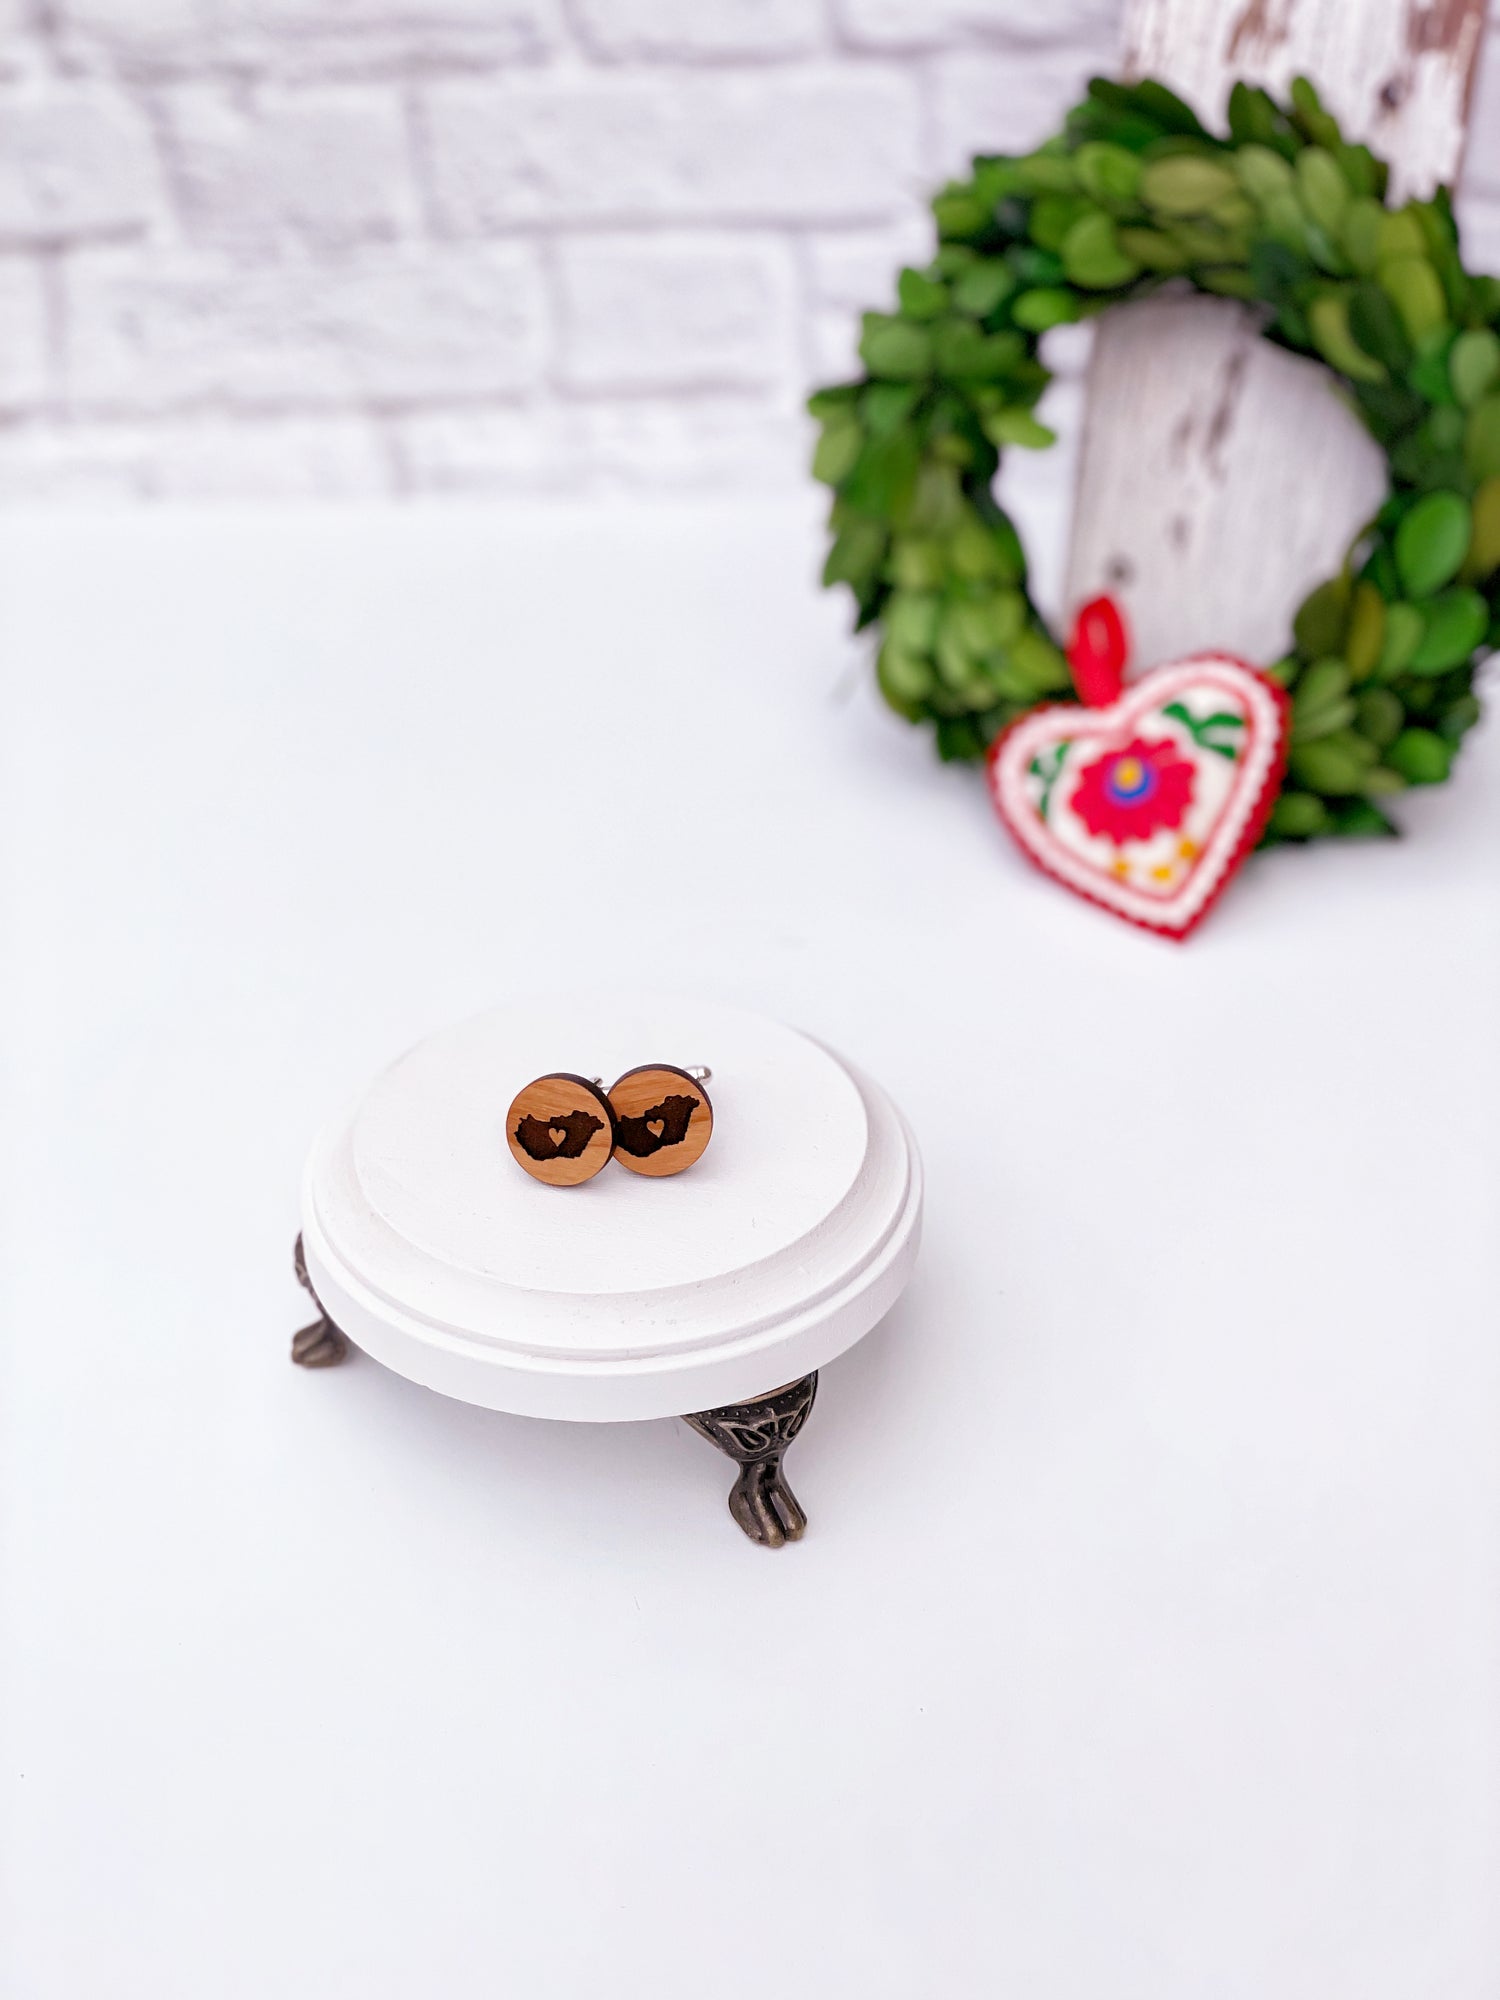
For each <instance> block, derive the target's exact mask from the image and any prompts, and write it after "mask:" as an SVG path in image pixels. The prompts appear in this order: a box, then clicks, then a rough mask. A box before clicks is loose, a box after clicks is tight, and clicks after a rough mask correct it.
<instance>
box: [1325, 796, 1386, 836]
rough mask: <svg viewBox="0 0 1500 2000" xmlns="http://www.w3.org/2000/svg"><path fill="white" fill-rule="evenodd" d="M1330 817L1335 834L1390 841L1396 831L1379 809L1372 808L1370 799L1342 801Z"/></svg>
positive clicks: (1376, 807)
mask: <svg viewBox="0 0 1500 2000" xmlns="http://www.w3.org/2000/svg"><path fill="white" fill-rule="evenodd" d="M1329 816H1330V818H1331V819H1332V822H1333V831H1334V832H1335V833H1339V834H1345V835H1349V836H1352V837H1355V838H1361V837H1367V836H1375V837H1377V838H1384V839H1390V838H1391V837H1392V836H1393V835H1394V834H1395V831H1396V829H1395V827H1393V826H1392V825H1391V823H1390V821H1389V820H1388V819H1387V818H1386V816H1385V814H1384V813H1383V812H1381V811H1380V809H1379V807H1378V806H1372V805H1371V804H1370V802H1369V800H1368V799H1340V800H1339V802H1338V804H1337V805H1336V806H1335V807H1334V808H1333V810H1332V812H1331V814H1330V815H1329Z"/></svg>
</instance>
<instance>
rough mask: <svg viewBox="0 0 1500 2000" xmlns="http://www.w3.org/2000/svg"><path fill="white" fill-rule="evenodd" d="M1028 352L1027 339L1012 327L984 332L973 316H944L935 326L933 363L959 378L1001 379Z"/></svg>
mask: <svg viewBox="0 0 1500 2000" xmlns="http://www.w3.org/2000/svg"><path fill="white" fill-rule="evenodd" d="M1025 352H1026V344H1025V342H1024V341H1023V340H1022V338H1021V336H1020V335H1019V334H1018V333H1017V332H1015V330H1014V329H1013V328H1010V327H1007V328H1005V330H1004V331H1003V332H1001V333H983V332H981V331H980V329H979V327H978V326H977V325H976V324H975V322H974V321H973V320H971V319H944V320H939V321H938V322H937V324H936V325H935V326H934V327H933V328H932V356H933V366H934V368H935V369H936V370H937V373H938V374H939V375H944V376H948V377H951V378H952V379H954V380H956V381H961V382H965V381H966V382H998V381H1000V380H1001V378H1002V377H1004V376H1006V375H1008V374H1010V372H1011V371H1012V369H1014V367H1015V365H1016V363H1017V362H1018V361H1020V360H1021V359H1022V358H1023V356H1024V355H1025Z"/></svg>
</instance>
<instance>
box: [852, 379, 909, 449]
mask: <svg viewBox="0 0 1500 2000" xmlns="http://www.w3.org/2000/svg"><path fill="white" fill-rule="evenodd" d="M921 393H922V389H921V384H920V383H917V382H872V383H871V384H870V386H869V387H868V388H867V389H866V390H865V392H864V394H863V396H861V397H860V400H859V414H860V417H861V419H862V420H863V423H864V427H865V429H866V430H867V431H868V432H869V433H870V436H871V437H889V436H890V434H891V432H892V431H893V430H895V429H897V428H898V426H900V425H901V424H904V423H905V422H906V419H907V418H908V417H909V416H910V415H911V413H912V411H913V409H914V408H915V407H916V403H917V399H918V397H919V396H920V395H921Z"/></svg>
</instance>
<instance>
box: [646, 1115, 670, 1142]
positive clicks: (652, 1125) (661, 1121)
mask: <svg viewBox="0 0 1500 2000" xmlns="http://www.w3.org/2000/svg"><path fill="white" fill-rule="evenodd" d="M666 1129H667V1121H666V1119H665V1118H648V1119H647V1120H646V1130H647V1131H648V1132H649V1133H650V1134H651V1136H652V1138H653V1139H659V1138H660V1137H661V1135H662V1133H663V1132H665V1131H666Z"/></svg>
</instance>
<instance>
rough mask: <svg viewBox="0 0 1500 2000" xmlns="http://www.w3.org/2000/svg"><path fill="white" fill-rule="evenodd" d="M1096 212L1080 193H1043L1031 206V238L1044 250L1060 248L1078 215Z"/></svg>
mask: <svg viewBox="0 0 1500 2000" xmlns="http://www.w3.org/2000/svg"><path fill="white" fill-rule="evenodd" d="M1097 212H1098V211H1097V210H1095V209H1093V208H1092V207H1091V206H1090V204H1089V202H1088V201H1087V199H1086V198H1085V197H1084V196H1083V195H1081V194H1044V195H1042V196H1041V197H1040V198H1039V199H1038V200H1037V201H1035V202H1033V203H1032V206H1031V230H1030V235H1031V240H1032V242H1033V243H1040V245H1041V246H1042V248H1043V249H1044V250H1061V249H1062V246H1063V238H1064V237H1065V236H1066V235H1067V233H1068V231H1069V230H1070V229H1071V228H1072V227H1073V224H1074V223H1075V222H1077V221H1078V219H1079V218H1080V216H1085V215H1092V214H1097Z"/></svg>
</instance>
